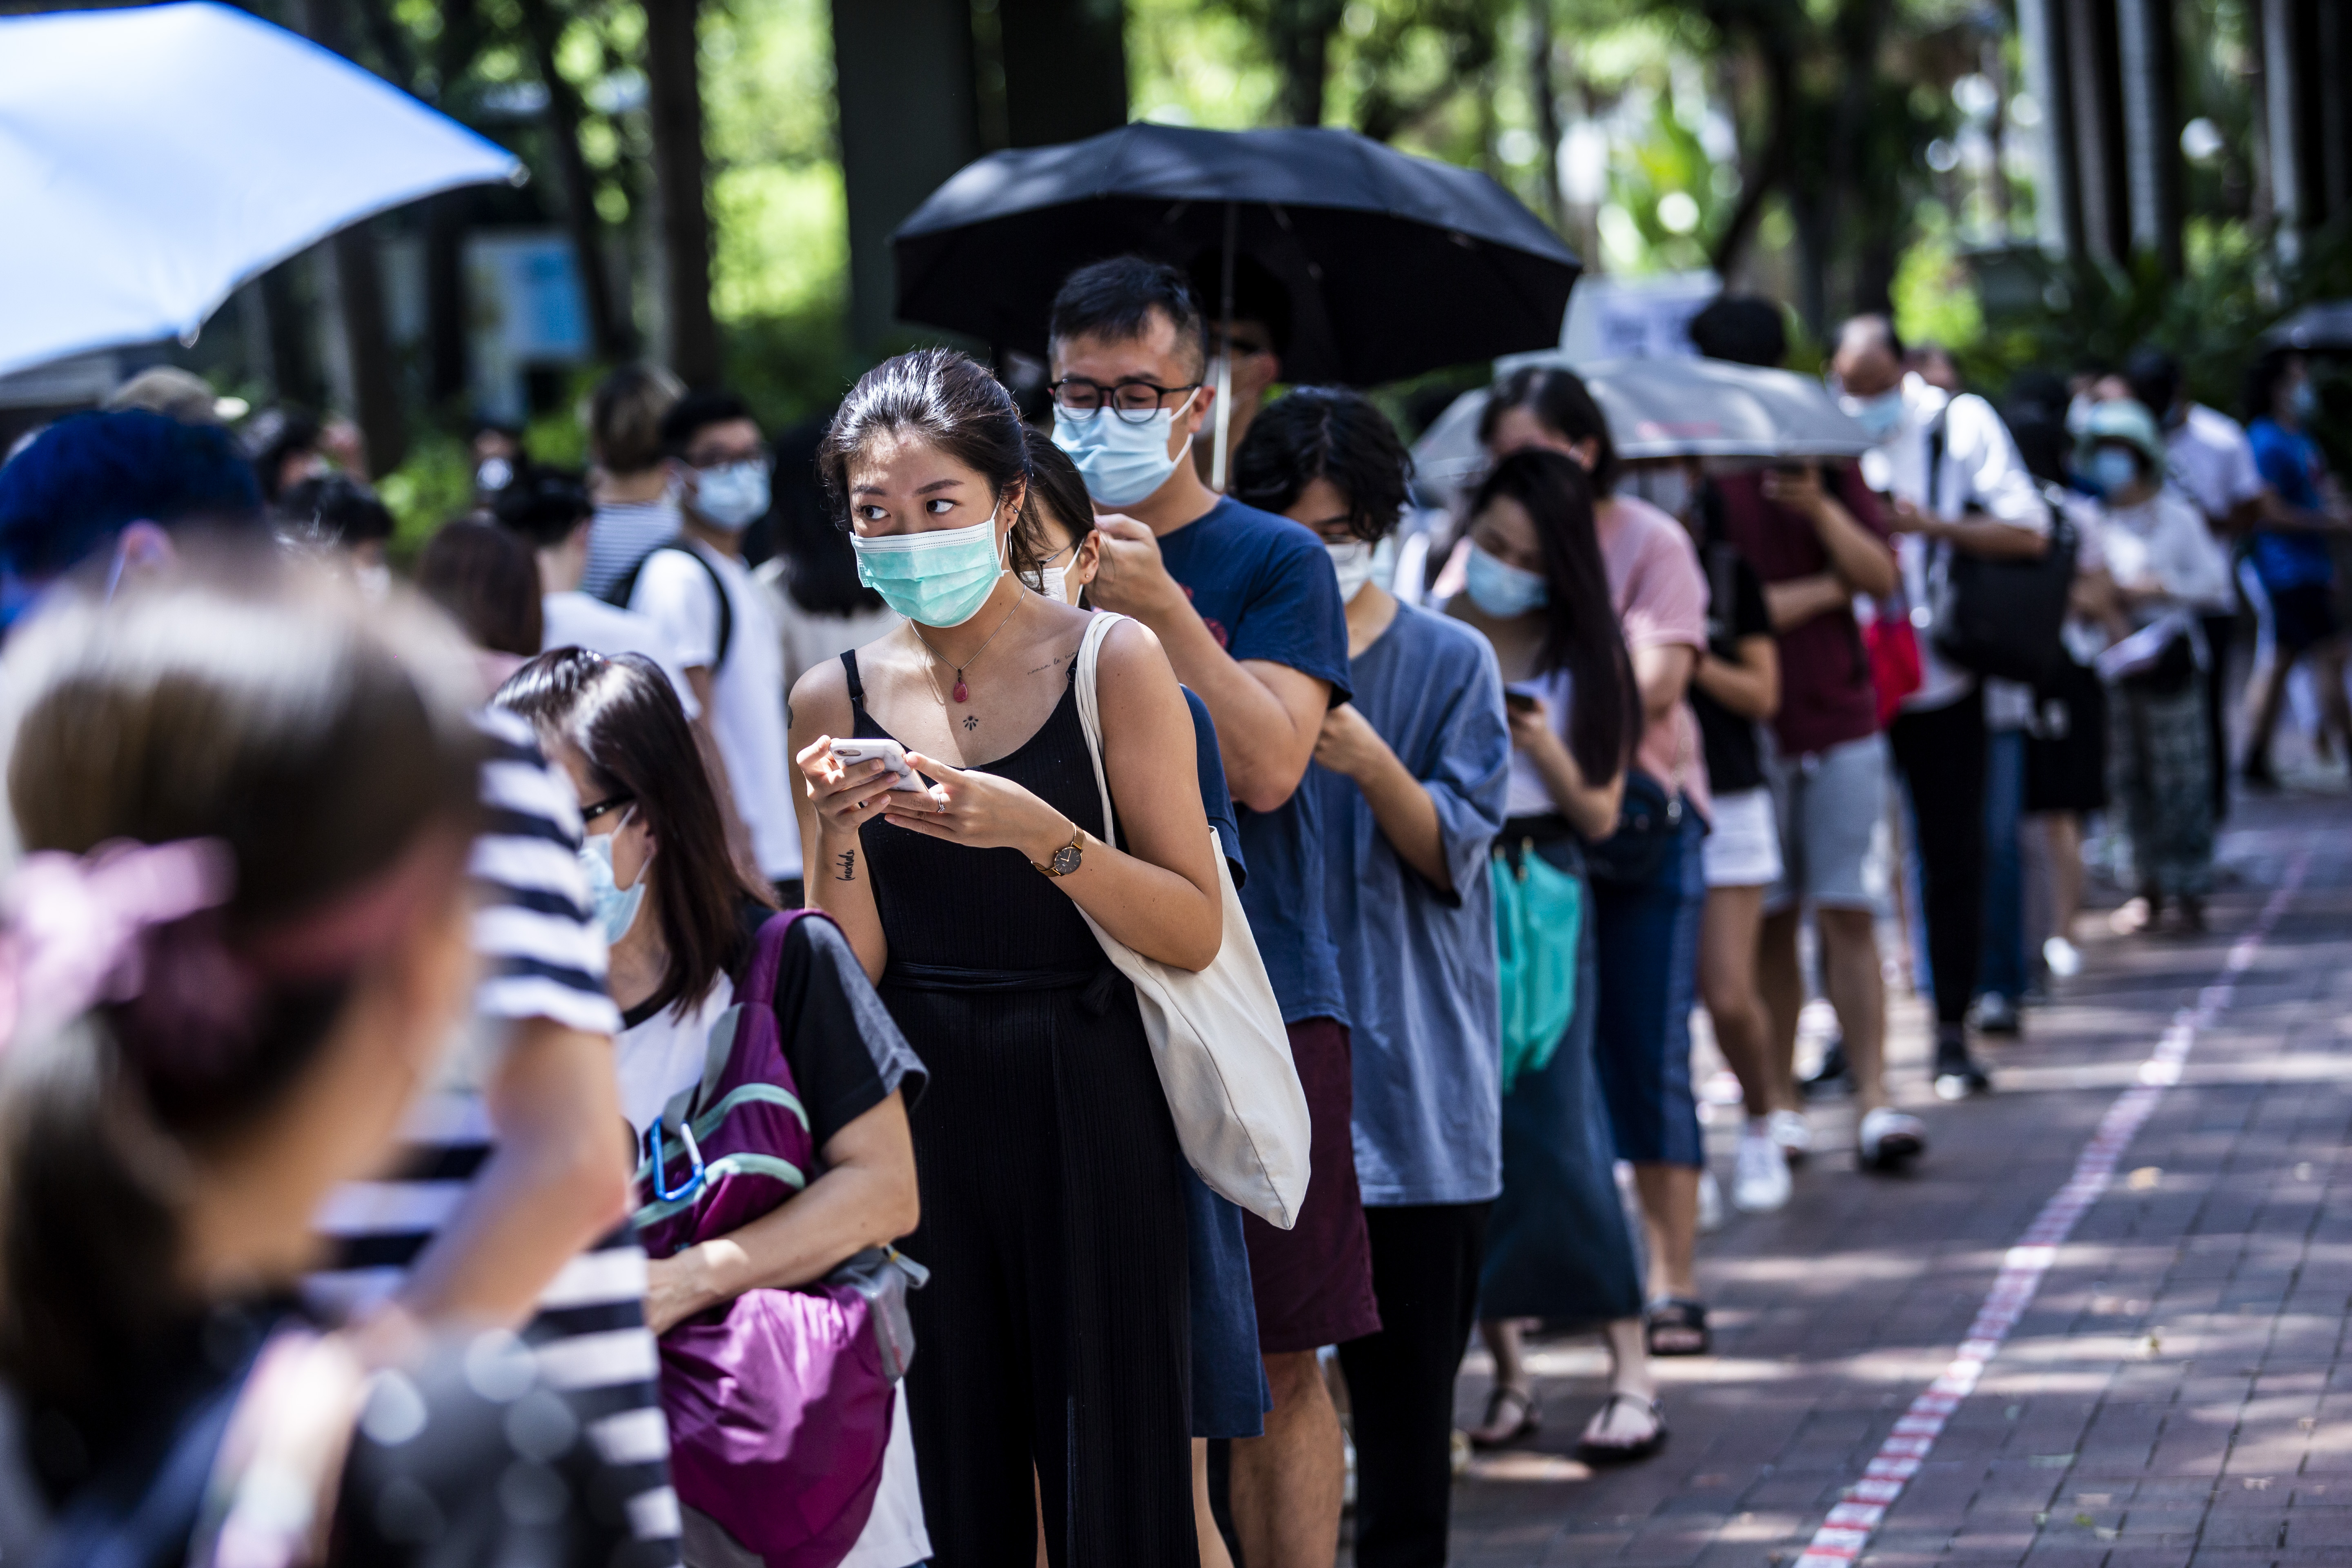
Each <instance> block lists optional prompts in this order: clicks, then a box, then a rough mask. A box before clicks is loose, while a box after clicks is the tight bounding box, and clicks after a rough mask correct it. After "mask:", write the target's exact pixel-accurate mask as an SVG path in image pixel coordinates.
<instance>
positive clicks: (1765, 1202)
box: [1731, 1121, 1792, 1214]
mask: <svg viewBox="0 0 2352 1568" xmlns="http://www.w3.org/2000/svg"><path fill="white" fill-rule="evenodd" d="M1791 1185H1792V1184H1791V1183H1790V1180H1789V1160H1788V1156H1786V1155H1785V1154H1783V1153H1781V1152H1780V1144H1779V1143H1778V1142H1774V1141H1773V1137H1772V1133H1771V1123H1770V1122H1769V1121H1751V1122H1749V1123H1748V1125H1747V1126H1745V1127H1743V1128H1741V1129H1740V1130H1739V1151H1738V1153H1737V1154H1736V1155H1735V1156H1734V1157H1733V1160H1732V1165H1731V1205H1732V1207H1734V1208H1736V1209H1738V1210H1739V1211H1740V1212H1741V1213H1743V1214H1769V1213H1771V1212H1772V1211H1773V1210H1774V1209H1777V1208H1779V1207H1780V1206H1781V1205H1784V1204H1786V1203H1787V1202H1788V1201H1789V1192H1790V1186H1791Z"/></svg>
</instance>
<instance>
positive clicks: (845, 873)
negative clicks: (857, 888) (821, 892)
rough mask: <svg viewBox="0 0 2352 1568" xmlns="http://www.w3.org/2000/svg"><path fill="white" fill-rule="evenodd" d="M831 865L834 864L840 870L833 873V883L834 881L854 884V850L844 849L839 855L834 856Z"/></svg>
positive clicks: (855, 875)
mask: <svg viewBox="0 0 2352 1568" xmlns="http://www.w3.org/2000/svg"><path fill="white" fill-rule="evenodd" d="M833 863H834V864H835V865H836V866H838V867H840V868H841V869H839V870H838V871H836V872H835V873H834V878H833V879H834V880H835V881H836V882H855V881H856V880H857V851H856V850H855V849H845V850H843V851H842V852H841V853H840V854H838V855H836V856H835V857H834V858H833Z"/></svg>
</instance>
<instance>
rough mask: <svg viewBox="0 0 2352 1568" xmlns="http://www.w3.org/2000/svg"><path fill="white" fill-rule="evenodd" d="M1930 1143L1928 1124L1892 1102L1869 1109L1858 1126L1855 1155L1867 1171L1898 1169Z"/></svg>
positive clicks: (1855, 1138)
mask: <svg viewBox="0 0 2352 1568" xmlns="http://www.w3.org/2000/svg"><path fill="white" fill-rule="evenodd" d="M1926 1148H1927V1124H1926V1123H1925V1122H1923V1121H1920V1120H1919V1119H1918V1118H1917V1117H1916V1116H1906V1115H1905V1114H1904V1113H1903V1112H1902V1111H1900V1110H1895V1108H1894V1107H1892V1106H1887V1105H1882V1106H1880V1107H1879V1108H1878V1109H1877V1110H1874V1111H1871V1112H1869V1113H1868V1114H1867V1115H1865V1116H1864V1117H1863V1119H1862V1125H1861V1126H1860V1127H1857V1128H1855V1129H1854V1136H1853V1153H1854V1158H1855V1160H1856V1161H1858V1162H1859V1163H1861V1165H1862V1168H1863V1169H1864V1170H1865V1171H1892V1170H1896V1169H1898V1168H1900V1167H1901V1165H1902V1164H1903V1163H1904V1162H1905V1161H1906V1160H1909V1159H1913V1158H1915V1157H1916V1156H1917V1155H1918V1154H1919V1153H1920V1152H1922V1151H1924V1150H1925V1149H1926Z"/></svg>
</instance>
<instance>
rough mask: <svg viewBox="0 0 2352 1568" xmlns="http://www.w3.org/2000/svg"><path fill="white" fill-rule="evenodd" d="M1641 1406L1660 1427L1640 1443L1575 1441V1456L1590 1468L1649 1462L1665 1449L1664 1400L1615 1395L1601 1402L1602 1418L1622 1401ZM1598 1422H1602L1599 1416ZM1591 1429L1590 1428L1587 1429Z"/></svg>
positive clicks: (1581, 1439) (1583, 1438)
mask: <svg viewBox="0 0 2352 1568" xmlns="http://www.w3.org/2000/svg"><path fill="white" fill-rule="evenodd" d="M1621 1399H1622V1400H1624V1401H1626V1402H1627V1403H1628V1404H1631V1405H1638V1406H1640V1407H1641V1408H1642V1409H1643V1410H1646V1411H1648V1412H1649V1415H1650V1419H1651V1420H1652V1421H1654V1422H1655V1423H1656V1424H1657V1425H1656V1426H1655V1427H1654V1429H1653V1430H1652V1432H1651V1433H1650V1435H1649V1436H1646V1437H1644V1438H1643V1439H1642V1440H1641V1441H1640V1442H1638V1443H1596V1442H1594V1441H1593V1440H1592V1439H1591V1438H1590V1437H1580V1438H1578V1439H1577V1441H1576V1457H1577V1458H1580V1459H1581V1460H1583V1461H1584V1462H1585V1463H1586V1464H1588V1465H1630V1464H1633V1463H1635V1462H1636V1461H1638V1460H1642V1459H1646V1458H1649V1457H1650V1456H1651V1455H1653V1454H1654V1453H1656V1452H1657V1451H1658V1450H1659V1449H1661V1448H1663V1447H1665V1446H1666V1406H1665V1402H1664V1400H1659V1399H1644V1398H1643V1397H1642V1396H1641V1395H1640V1394H1611V1395H1610V1396H1609V1397H1608V1398H1606V1399H1604V1400H1602V1401H1601V1412H1600V1414H1601V1415H1608V1414H1609V1412H1610V1411H1611V1410H1612V1409H1614V1408H1615V1407H1616V1405H1617V1402H1618V1401H1619V1400H1621ZM1595 1419H1599V1417H1598V1416H1596V1417H1595ZM1585 1429H1586V1430H1587V1431H1590V1430H1591V1427H1590V1426H1587V1427H1586V1428H1585Z"/></svg>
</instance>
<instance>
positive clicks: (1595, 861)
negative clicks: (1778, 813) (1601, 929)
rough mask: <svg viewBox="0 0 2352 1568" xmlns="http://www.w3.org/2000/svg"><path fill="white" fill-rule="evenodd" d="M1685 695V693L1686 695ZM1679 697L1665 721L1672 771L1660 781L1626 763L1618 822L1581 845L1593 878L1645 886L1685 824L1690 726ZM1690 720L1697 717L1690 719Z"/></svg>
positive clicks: (1626, 884)
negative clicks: (1671, 735) (1671, 739)
mask: <svg viewBox="0 0 2352 1568" xmlns="http://www.w3.org/2000/svg"><path fill="white" fill-rule="evenodd" d="M1685 701H1687V699H1685ZM1683 706H1684V704H1683V703H1677V704H1675V712H1674V713H1673V715H1672V716H1670V717H1669V718H1668V719H1667V722H1668V723H1670V724H1672V725H1673V726H1674V727H1675V776H1674V780H1673V782H1672V783H1670V784H1660V783H1659V782H1658V781H1657V780H1655V779H1654V778H1652V777H1651V776H1650V775H1649V774H1647V773H1643V771H1642V770H1641V769H1639V768H1637V767H1634V766H1633V764H1632V763H1627V764H1626V766H1625V794H1624V797H1623V799H1622V800H1621V801H1620V802H1619V803H1618V806H1617V826H1616V828H1615V830H1614V831H1613V832H1612V833H1611V834H1610V835H1609V837H1606V838H1604V839H1602V840H1601V842H1600V843H1598V844H1589V845H1587V846H1585V849H1584V869H1585V875H1586V876H1588V877H1590V878H1591V879H1593V880H1594V881H1596V882H1607V883H1610V884H1611V885H1612V886H1615V887H1620V888H1638V887H1643V886H1646V885H1647V884H1648V883H1650V882H1651V881H1653V880H1654V879H1656V877H1657V875H1658V868H1659V867H1661V866H1663V865H1664V864H1665V863H1666V851H1667V850H1669V849H1671V848H1673V847H1674V843H1675V836H1676V835H1678V834H1680V833H1681V832H1682V830H1683V763H1684V761H1685V757H1686V756H1687V754H1688V752H1689V751H1690V731H1687V730H1685V729H1684V728H1683V726H1682V708H1683ZM1693 724H1694V726H1696V720H1694V721H1693Z"/></svg>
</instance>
